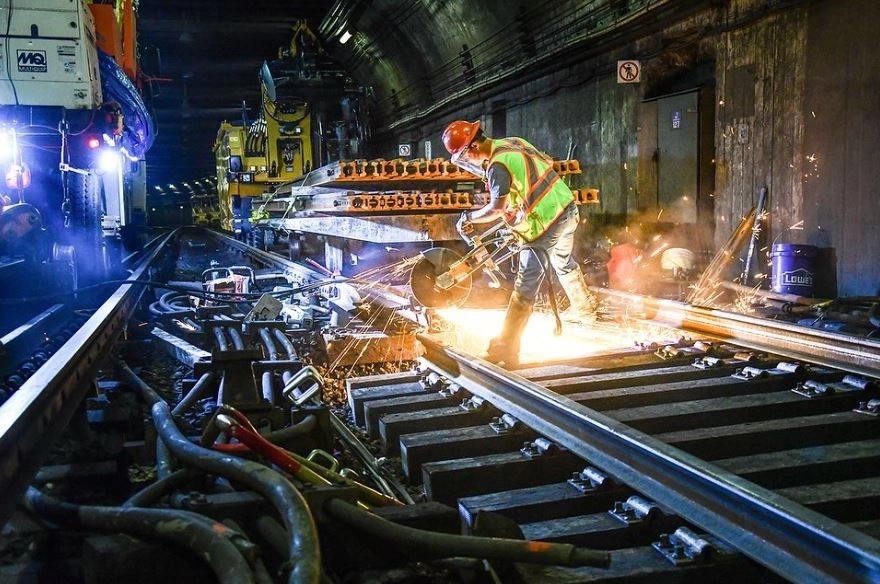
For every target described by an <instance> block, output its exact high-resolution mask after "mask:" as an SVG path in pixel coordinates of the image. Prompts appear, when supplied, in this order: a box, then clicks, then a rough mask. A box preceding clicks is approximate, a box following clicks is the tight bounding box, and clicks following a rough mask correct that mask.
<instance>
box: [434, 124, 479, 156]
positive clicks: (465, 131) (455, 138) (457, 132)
mask: <svg viewBox="0 0 880 584" xmlns="http://www.w3.org/2000/svg"><path fill="white" fill-rule="evenodd" d="M479 130H480V122H465V121H463V120H456V121H454V122H452V123H451V124H449V125H448V126H446V129H445V130H443V145H444V146H446V150H448V151H449V153H450V154H451V155H453V156H455V155H456V154H458V153H459V152H461V151H462V150H464V149H465V148H467V147H468V146H469V145H470V143H471V142H473V140H474V138H475V137H476V135H477V132H478V131H479Z"/></svg>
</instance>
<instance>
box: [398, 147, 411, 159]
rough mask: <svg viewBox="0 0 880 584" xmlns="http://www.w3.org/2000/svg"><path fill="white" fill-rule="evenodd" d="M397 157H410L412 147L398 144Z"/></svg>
mask: <svg viewBox="0 0 880 584" xmlns="http://www.w3.org/2000/svg"><path fill="white" fill-rule="evenodd" d="M397 155H398V156H404V157H409V156H412V146H410V145H409V144H398V145H397Z"/></svg>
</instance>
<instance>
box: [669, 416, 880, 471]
mask: <svg viewBox="0 0 880 584" xmlns="http://www.w3.org/2000/svg"><path fill="white" fill-rule="evenodd" d="M878 437H880V424H877V420H876V419H874V418H873V416H866V415H864V414H857V413H854V412H840V413H836V414H827V415H821V416H806V417H802V418H789V419H786V420H770V421H765V422H750V423H746V424H734V425H731V426H719V427H716V428H699V429H697V430H686V431H681V432H667V433H664V434H657V435H655V436H654V438H656V439H658V440H660V441H662V442H666V443H667V444H669V445H671V446H675V447H676V448H681V449H682V450H684V451H685V452H689V453H691V454H693V455H694V456H697V457H699V458H702V459H704V460H716V459H719V458H730V457H735V456H746V455H750V454H759V453H763V452H772V451H774V450H787V449H791V448H798V447H806V446H819V445H823V444H831V443H834V442H845V441H852V440H869V439H874V438H878Z"/></svg>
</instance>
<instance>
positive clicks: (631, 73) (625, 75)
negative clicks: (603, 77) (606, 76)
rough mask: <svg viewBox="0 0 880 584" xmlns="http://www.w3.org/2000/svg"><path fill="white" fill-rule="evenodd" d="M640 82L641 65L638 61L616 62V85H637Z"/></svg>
mask: <svg viewBox="0 0 880 584" xmlns="http://www.w3.org/2000/svg"><path fill="white" fill-rule="evenodd" d="M641 80H642V65H641V63H639V62H638V61H633V60H628V61H618V62H617V82H618V83H638V82H639V81H641Z"/></svg>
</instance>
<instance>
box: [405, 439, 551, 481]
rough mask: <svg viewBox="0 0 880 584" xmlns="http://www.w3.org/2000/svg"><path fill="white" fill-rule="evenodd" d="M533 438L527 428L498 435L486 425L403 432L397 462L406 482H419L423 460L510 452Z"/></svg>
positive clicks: (430, 460)
mask: <svg viewBox="0 0 880 584" xmlns="http://www.w3.org/2000/svg"><path fill="white" fill-rule="evenodd" d="M536 437H537V435H536V434H535V433H534V432H531V431H528V430H514V431H511V432H505V433H501V434H499V433H498V432H496V431H495V430H493V429H492V428H491V427H490V426H489V425H488V424H484V425H482V426H470V427H467V428H453V429H449V430H435V431H431V432H419V433H416V434H404V435H402V436H401V437H400V464H401V466H402V467H403V472H404V474H405V475H406V477H407V479H408V480H409V482H410V483H411V484H418V481H419V480H421V478H422V465H423V464H425V463H426V462H434V461H437V460H446V459H451V458H462V457H465V456H467V457H473V456H482V455H485V454H500V453H502V452H510V451H511V450H515V449H517V448H519V447H521V446H522V445H523V442H528V441H532V440H534V439H535V438H536Z"/></svg>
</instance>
